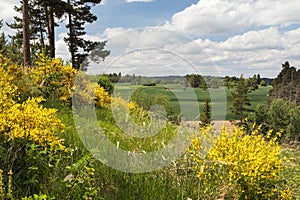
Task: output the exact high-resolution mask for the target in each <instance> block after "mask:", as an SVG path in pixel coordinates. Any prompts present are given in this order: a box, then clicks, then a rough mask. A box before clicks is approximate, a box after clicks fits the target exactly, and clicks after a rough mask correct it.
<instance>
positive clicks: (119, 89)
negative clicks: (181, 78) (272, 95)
mask: <svg viewBox="0 0 300 200" xmlns="http://www.w3.org/2000/svg"><path fill="white" fill-rule="evenodd" d="M165 87H166V86H165V85H157V86H152V87H146V86H132V85H130V84H128V83H125V84H124V83H122V84H118V85H116V87H115V92H116V94H119V95H121V96H122V97H123V98H124V99H129V98H130V96H131V95H132V94H133V92H134V91H135V90H136V89H137V88H141V89H142V90H144V91H145V92H146V94H147V95H148V96H149V97H151V96H154V95H155V94H158V93H162V94H165V95H166V96H168V97H169V99H170V105H171V106H172V108H173V110H174V112H175V115H179V114H181V115H182V116H183V118H184V119H185V120H199V114H200V113H201V112H202V108H203V105H204V102H205V99H206V98H211V100H212V117H213V120H225V119H226V120H235V119H237V118H236V117H234V116H233V115H232V113H231V110H230V107H231V106H232V102H231V100H230V98H229V97H230V95H231V92H232V91H233V89H227V88H223V87H221V88H218V89H209V90H207V91H203V90H201V89H199V88H184V87H183V86H182V85H179V84H168V85H167V87H168V88H170V90H166V89H165ZM269 90H270V87H259V89H258V90H255V91H252V92H250V93H249V98H250V100H251V104H252V105H251V108H252V109H254V108H255V107H256V105H257V104H266V103H267V94H268V91H269ZM225 94H226V95H225ZM246 115H247V113H245V116H246Z"/></svg>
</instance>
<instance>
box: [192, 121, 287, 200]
mask: <svg viewBox="0 0 300 200" xmlns="http://www.w3.org/2000/svg"><path fill="white" fill-rule="evenodd" d="M259 132H260V128H257V129H254V130H253V131H252V132H251V133H245V131H244V130H243V129H242V128H235V129H234V131H233V132H230V133H228V132H227V130H226V129H225V128H224V129H223V130H222V132H221V134H220V135H219V136H218V137H216V134H214V133H215V132H214V131H213V130H212V128H211V127H208V128H206V129H202V131H201V136H198V137H196V138H195V139H193V142H192V145H191V147H190V148H189V149H188V152H189V153H190V155H191V156H192V159H193V161H194V163H195V164H196V169H197V171H198V178H199V179H200V180H204V183H209V182H211V181H212V179H214V181H215V182H219V183H221V182H222V183H223V186H224V185H226V187H232V188H234V189H233V190H234V192H235V193H236V195H235V197H236V198H237V196H238V198H243V199H265V198H267V199H269V198H273V197H276V198H281V197H282V196H285V199H289V198H286V197H290V195H289V194H290V193H288V192H287V191H288V190H284V191H280V189H279V188H277V185H276V181H278V175H279V173H280V172H281V171H282V170H283V160H282V159H281V158H280V145H279V144H278V142H277V141H276V138H273V139H270V140H267V139H266V138H265V137H264V136H263V135H262V134H260V133H259ZM212 135H213V136H212ZM209 136H210V137H209ZM211 136H212V137H211ZM213 140H214V142H212V141H213ZM207 141H209V143H210V144H212V143H213V146H212V148H211V149H205V148H206V146H207V145H204V144H205V142H206V143H207ZM204 149H205V150H204ZM203 150H204V151H208V152H206V153H205V154H204V153H201V152H203ZM216 179H218V180H216Z"/></svg>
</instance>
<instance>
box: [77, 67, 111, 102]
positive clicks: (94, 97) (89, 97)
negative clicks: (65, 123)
mask: <svg viewBox="0 0 300 200" xmlns="http://www.w3.org/2000/svg"><path fill="white" fill-rule="evenodd" d="M75 85H76V86H75V91H74V94H75V95H76V97H75V98H74V99H73V103H74V104H76V106H78V105H85V104H96V105H97V106H99V107H104V106H105V105H107V104H110V103H111V96H110V95H109V94H108V92H106V91H105V90H104V88H103V87H100V86H99V85H98V84H97V83H93V82H91V81H90V80H89V79H88V76H87V75H86V74H85V73H84V72H81V71H78V72H77V73H76V84H75Z"/></svg>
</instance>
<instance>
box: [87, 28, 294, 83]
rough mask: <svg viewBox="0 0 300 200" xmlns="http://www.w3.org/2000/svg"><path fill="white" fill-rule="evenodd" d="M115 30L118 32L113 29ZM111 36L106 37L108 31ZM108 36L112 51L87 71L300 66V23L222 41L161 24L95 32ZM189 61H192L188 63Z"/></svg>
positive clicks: (274, 70) (229, 71) (246, 70)
mask: <svg viewBox="0 0 300 200" xmlns="http://www.w3.org/2000/svg"><path fill="white" fill-rule="evenodd" d="M116 33H118V34H116ZM111 35H112V36H113V37H107V36H111ZM93 37H94V39H96V38H98V41H101V40H103V39H108V43H107V47H106V48H107V49H108V50H111V52H112V54H111V56H109V57H108V58H107V59H106V61H105V62H104V63H100V64H97V66H96V67H95V68H91V70H92V71H97V72H99V73H100V72H103V71H107V72H119V71H121V72H122V73H123V74H126V73H131V74H132V73H135V74H139V73H140V74H145V75H162V74H163V73H165V75H167V74H169V75H170V74H180V73H181V75H184V74H186V73H194V72H197V73H201V74H203V75H217V76H226V75H235V76H239V75H240V74H244V75H245V76H246V77H247V76H252V75H253V74H257V73H260V74H261V76H263V77H275V76H276V75H277V74H278V73H279V71H280V70H281V63H284V62H285V61H286V60H288V61H290V63H291V64H292V65H294V66H300V50H299V49H300V39H299V38H300V28H299V29H296V30H291V31H287V32H284V33H280V32H279V30H278V28H277V27H270V28H266V29H262V30H259V31H249V32H246V33H244V34H240V35H235V36H232V37H230V38H228V39H227V40H225V41H219V42H218V41H212V40H209V39H194V40H193V39H190V38H187V37H184V36H182V35H180V34H178V33H177V32H175V31H174V32H172V31H170V30H163V29H162V28H145V29H139V30H136V29H128V30H125V29H119V28H116V29H107V30H106V31H105V32H104V34H103V35H95V36H93ZM193 66H194V67H193Z"/></svg>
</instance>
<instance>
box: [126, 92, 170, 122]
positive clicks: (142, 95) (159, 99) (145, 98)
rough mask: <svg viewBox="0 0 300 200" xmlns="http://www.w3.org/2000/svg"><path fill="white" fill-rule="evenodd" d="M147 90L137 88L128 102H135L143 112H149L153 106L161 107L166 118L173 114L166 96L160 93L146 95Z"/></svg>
mask: <svg viewBox="0 0 300 200" xmlns="http://www.w3.org/2000/svg"><path fill="white" fill-rule="evenodd" d="M146 91H147V90H143V89H142V88H138V89H137V90H135V91H134V93H133V94H132V95H131V97H130V101H133V102H136V103H137V105H138V106H139V107H141V108H143V109H145V110H150V109H151V108H152V107H153V106H156V105H161V106H163V109H164V110H165V111H166V114H167V116H168V117H170V118H171V117H172V116H173V114H174V111H173V108H172V107H171V106H170V101H169V98H168V96H166V95H165V94H162V93H155V94H149V93H148V94H147V93H146Z"/></svg>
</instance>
